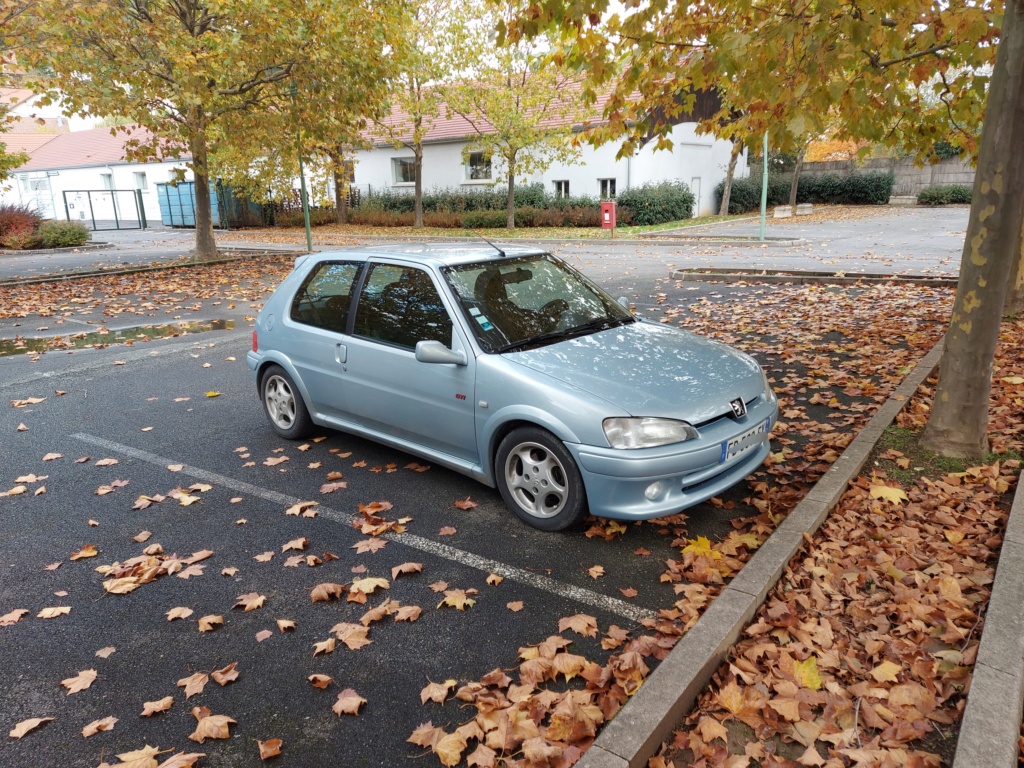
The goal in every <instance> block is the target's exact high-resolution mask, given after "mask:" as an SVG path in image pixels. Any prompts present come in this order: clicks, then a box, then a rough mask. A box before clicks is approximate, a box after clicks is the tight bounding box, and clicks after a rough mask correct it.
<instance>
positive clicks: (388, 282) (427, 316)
mask: <svg viewBox="0 0 1024 768" xmlns="http://www.w3.org/2000/svg"><path fill="white" fill-rule="evenodd" d="M370 270H371V271H370V274H369V276H368V277H367V278H366V283H365V284H364V285H363V292H362V294H361V295H360V297H359V307H358V309H356V323H355V334H356V335H357V336H364V337H366V338H370V339H376V340H377V341H382V342H384V343H386V344H394V345H396V346H399V347H406V348H410V349H411V348H414V347H415V346H416V342H419V341H429V340H433V341H440V342H441V343H442V344H444V345H445V346H446V347H450V346H451V344H452V320H451V317H450V316H449V315H448V310H447V309H445V306H444V303H443V302H442V301H441V296H440V295H439V294H438V292H437V288H435V287H434V283H433V282H432V281H431V279H430V275H428V274H427V273H426V272H424V271H423V270H422V269H417V268H415V267H403V266H399V265H395V264H374V265H372V266H371V267H370Z"/></svg>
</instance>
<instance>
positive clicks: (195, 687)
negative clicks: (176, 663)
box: [178, 672, 210, 699]
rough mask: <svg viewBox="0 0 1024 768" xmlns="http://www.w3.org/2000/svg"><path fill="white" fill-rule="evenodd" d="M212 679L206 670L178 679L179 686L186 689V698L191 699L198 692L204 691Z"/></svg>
mask: <svg viewBox="0 0 1024 768" xmlns="http://www.w3.org/2000/svg"><path fill="white" fill-rule="evenodd" d="M209 681H210V676H209V675H208V674H207V673H206V672H196V673H194V674H191V675H189V676H188V677H183V678H181V680H179V681H178V687H179V688H184V689H185V698H186V699H190V698H192V697H193V696H195V695H196V694H199V693H202V692H203V688H205V687H206V684H207V683H208V682H209Z"/></svg>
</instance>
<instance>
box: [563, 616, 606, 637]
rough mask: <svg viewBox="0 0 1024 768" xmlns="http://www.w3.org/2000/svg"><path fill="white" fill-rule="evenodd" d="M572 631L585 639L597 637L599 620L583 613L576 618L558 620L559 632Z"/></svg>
mask: <svg viewBox="0 0 1024 768" xmlns="http://www.w3.org/2000/svg"><path fill="white" fill-rule="evenodd" d="M567 629H571V630H572V631H573V632H575V633H576V634H579V635H583V636H584V637H597V619H595V618H594V617H593V616H587V615H586V614H583V613H577V614H576V615H575V616H566V617H564V618H561V619H559V620H558V631H559V632H565V630H567Z"/></svg>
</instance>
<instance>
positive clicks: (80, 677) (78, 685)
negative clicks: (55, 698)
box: [60, 669, 97, 696]
mask: <svg viewBox="0 0 1024 768" xmlns="http://www.w3.org/2000/svg"><path fill="white" fill-rule="evenodd" d="M96 674H97V673H96V670H95V669H84V670H82V671H81V672H79V673H78V674H77V675H75V676H74V677H69V678H66V679H64V680H61V681H60V684H61V685H63V686H64V687H65V688H67V689H68V695H69V696H70V695H71V694H72V693H78V692H79V691H84V690H85V689H86V688H88V687H89V686H90V685H92V683H93V681H94V680H95V679H96Z"/></svg>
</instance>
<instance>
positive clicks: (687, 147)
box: [354, 123, 745, 215]
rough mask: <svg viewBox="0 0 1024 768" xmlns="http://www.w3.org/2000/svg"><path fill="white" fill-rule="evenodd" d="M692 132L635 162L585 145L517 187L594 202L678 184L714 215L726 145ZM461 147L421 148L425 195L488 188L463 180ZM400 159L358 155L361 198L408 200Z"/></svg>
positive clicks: (383, 153) (387, 151)
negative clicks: (562, 184)
mask: <svg viewBox="0 0 1024 768" xmlns="http://www.w3.org/2000/svg"><path fill="white" fill-rule="evenodd" d="M694 128H695V125H694V124H693V123H686V124H684V125H678V126H675V128H673V131H672V140H673V142H674V145H675V146H674V147H673V149H672V150H671V151H668V150H661V151H657V152H656V151H655V150H654V149H653V145H648V146H645V147H644V148H643V149H641V150H639V151H638V152H637V153H636V154H635V155H634V156H632V157H629V158H623V159H616V157H615V155H616V153H617V152H618V149H619V148H618V145H613V144H606V145H604V146H601V147H597V148H594V147H591V146H589V145H584V146H583V147H582V149H581V154H580V157H579V159H577V160H575V161H573V162H570V163H554V164H552V165H551V166H550V167H549V168H548V169H547V170H545V171H544V172H543V173H540V174H532V175H530V176H527V177H525V178H519V179H517V181H516V183H517V184H518V183H527V184H528V183H534V182H540V183H542V184H544V187H545V188H546V189H547V190H548V191H549V192H554V190H555V182H556V181H567V182H568V183H569V194H570V196H571V197H575V196H579V195H588V196H590V197H594V198H597V197H599V196H600V193H601V179H614V180H615V189H616V192H617V193H621V192H623V191H625V190H627V189H630V188H632V187H636V186H640V185H642V184H645V183H648V182H659V181H675V180H680V181H683V182H685V183H686V184H687V185H688V186H689V187H690V189H691V191H693V193H694V195H695V196H696V197H697V198H698V200H697V203H696V206H695V207H696V208H697V211H696V212H697V214H698V215H707V214H711V213H715V212H716V211H714V202H715V201H714V187H715V185H716V184H718V183H719V182H720V181H721V180H722V179H724V178H725V172H726V169H727V168H728V165H729V153H730V151H731V145H730V144H729V142H727V141H717V140H715V139H714V138H713V137H711V136H698V135H697V134H696V131H695V130H694ZM465 145H466V142H465V141H456V142H449V143H443V144H440V143H439V144H428V145H425V146H424V148H423V188H424V190H430V189H432V188H442V189H444V188H455V187H459V188H462V189H471V188H473V187H474V186H481V185H483V186H488V184H489V182H481V181H474V180H468V179H467V178H466V169H465V163H464V161H463V157H462V150H463V147H464V146H465ZM401 157H404V158H409V159H411V158H412V152H411V151H410V150H407V149H394V148H392V147H381V148H375V149H372V150H362V151H359V152H357V153H356V156H355V161H356V163H355V179H354V186H355V187H356V188H357V189H359V191H360V192H362V193H363V194H366V193H367V192H368V191H370V190H373V191H378V192H379V191H381V190H385V189H386V190H390V191H393V192H398V191H405V192H408V193H409V194H412V192H413V185H412V184H411V183H409V184H402V183H396V182H395V175H394V170H393V165H392V159H394V158H401ZM740 167H745V165H744V164H741V166H740ZM494 168H495V172H494V174H493V175H494V176H495V177H498V176H500V175H501V170H502V169H501V164H500V160H499V159H498V158H495V160H494Z"/></svg>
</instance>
